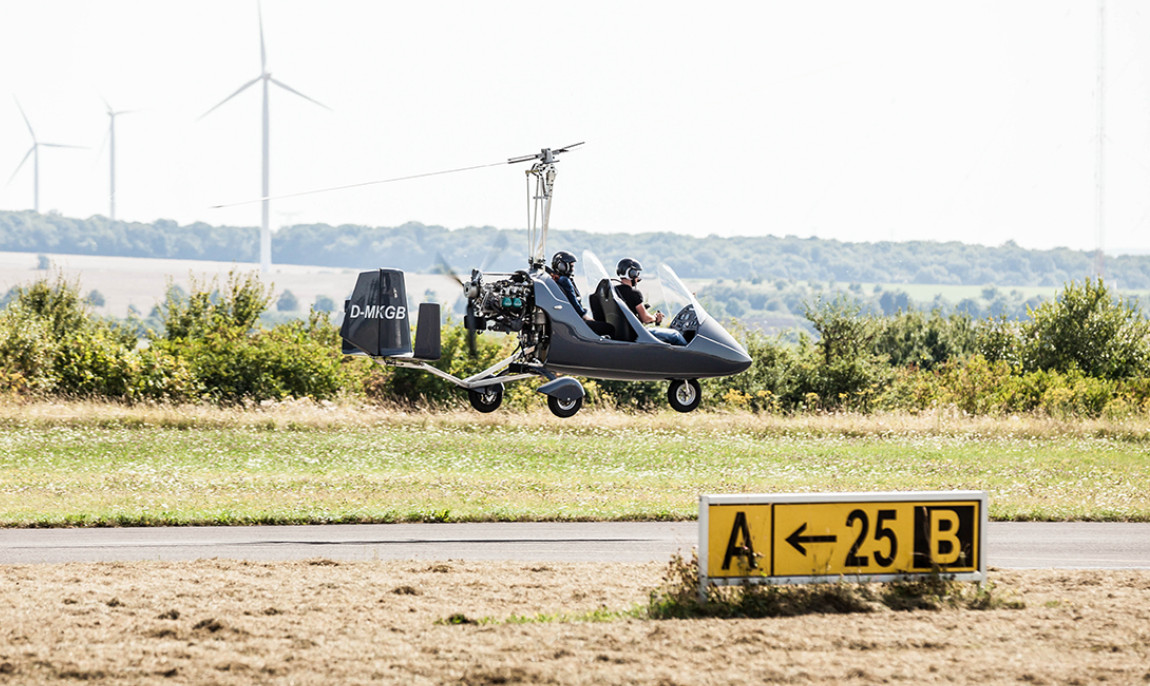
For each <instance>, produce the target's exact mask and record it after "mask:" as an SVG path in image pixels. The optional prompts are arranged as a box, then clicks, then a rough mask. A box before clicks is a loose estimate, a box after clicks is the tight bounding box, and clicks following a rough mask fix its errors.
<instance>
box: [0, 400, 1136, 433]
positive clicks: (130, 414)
mask: <svg viewBox="0 0 1150 686" xmlns="http://www.w3.org/2000/svg"><path fill="white" fill-rule="evenodd" d="M525 422H530V423H531V425H532V426H537V427H542V428H552V429H554V430H555V431H556V432H574V433H579V432H586V431H597V430H624V429H632V428H635V427H637V426H640V427H642V428H644V429H648V430H652V431H659V432H677V433H688V434H690V433H712V432H716V431H721V432H725V433H731V434H740V433H743V434H750V435H801V436H819V435H837V436H844V437H880V438H881V437H884V436H891V437H895V436H970V437H974V438H996V437H1001V438H1052V437H1104V438H1117V439H1122V440H1132V441H1145V440H1150V417H1130V418H1126V419H1088V418H1084V419H1058V418H1054V417H1048V416H1045V415H1040V414H1035V415H1010V416H971V415H965V414H963V413H961V412H957V411H953V410H938V411H932V412H924V413H919V414H910V413H877V414H857V413H845V412H844V413H811V414H797V415H782V414H779V415H774V414H755V413H751V412H742V411H722V412H694V413H691V414H686V415H684V414H679V413H677V412H673V411H671V410H660V411H656V412H649V413H638V414H635V413H626V412H618V411H614V410H595V409H584V410H583V411H581V412H580V413H579V414H577V415H576V416H575V417H572V418H570V419H558V418H556V417H553V416H552V415H551V414H550V413H549V412H548V411H547V410H545V409H539V410H530V411H526V412H521V411H515V410H511V409H502V410H500V411H499V412H495V413H492V414H480V413H478V412H473V411H471V410H455V411H427V410H412V409H406V408H397V407H384V406H379V405H373V404H367V403H362V402H357V401H344V402H338V403H333V402H322V403H317V402H314V401H311V400H288V401H284V402H266V403H263V404H261V405H258V406H254V407H246V408H236V407H217V406H213V405H169V404H139V405H125V404H121V403H109V402H101V401H59V400H35V399H20V398H7V399H3V400H0V425H9V426H14V425H20V426H117V427H136V426H138V427H145V426H147V427H160V428H163V427H174V428H267V429H321V430H322V429H341V428H372V427H380V426H387V427H395V426H411V427H420V428H453V427H466V428H469V429H473V430H478V429H483V428H492V429H495V428H518V427H522V426H523V425H524V423H525Z"/></svg>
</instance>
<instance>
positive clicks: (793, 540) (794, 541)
mask: <svg viewBox="0 0 1150 686" xmlns="http://www.w3.org/2000/svg"><path fill="white" fill-rule="evenodd" d="M806 530H807V523H806V522H803V523H802V524H801V525H799V528H797V529H795V532H794V533H793V534H791V535H790V536H787V543H790V544H791V546H792V547H793V548H794V549H795V550H797V551H799V553H800V554H802V555H806V554H807V549H806V548H804V547H803V544H804V543H834V542H835V541H837V540H839V539H838V536H831V535H827V536H803V532H804V531H806Z"/></svg>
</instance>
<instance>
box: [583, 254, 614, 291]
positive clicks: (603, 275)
mask: <svg viewBox="0 0 1150 686" xmlns="http://www.w3.org/2000/svg"><path fill="white" fill-rule="evenodd" d="M583 275H584V277H585V278H586V279H587V290H586V291H585V292H587V293H591V292H593V291H594V290H595V287H596V286H598V285H599V282H600V281H602V280H603V279H607V278H610V276H608V274H607V268H606V267H604V266H603V263H602V262H600V261H599V258H598V257H596V256H595V253H593V252H591V251H590V250H584V251H583Z"/></svg>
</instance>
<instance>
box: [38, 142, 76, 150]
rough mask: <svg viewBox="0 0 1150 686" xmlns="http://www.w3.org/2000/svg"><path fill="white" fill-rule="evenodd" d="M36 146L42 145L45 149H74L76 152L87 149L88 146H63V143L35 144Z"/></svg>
mask: <svg viewBox="0 0 1150 686" xmlns="http://www.w3.org/2000/svg"><path fill="white" fill-rule="evenodd" d="M37 145H42V146H44V147H45V148H75V149H77V150H87V149H88V146H86V145H64V144H63V143H37Z"/></svg>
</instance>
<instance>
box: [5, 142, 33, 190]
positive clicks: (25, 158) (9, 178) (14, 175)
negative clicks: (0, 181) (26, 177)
mask: <svg viewBox="0 0 1150 686" xmlns="http://www.w3.org/2000/svg"><path fill="white" fill-rule="evenodd" d="M34 152H36V146H35V145H33V146H32V147H30V148H28V152H26V153H24V159H22V160H20V164H18V165H16V171H14V172H12V176H9V177H8V183H5V184H4V187H5V188H7V187H8V184H10V183H12V179H14V178H16V175H17V174H19V173H20V169H21V168H22V167H23V166H24V163H25V162H27V161H28V158H29V157H31V156H32V153H34Z"/></svg>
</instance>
